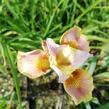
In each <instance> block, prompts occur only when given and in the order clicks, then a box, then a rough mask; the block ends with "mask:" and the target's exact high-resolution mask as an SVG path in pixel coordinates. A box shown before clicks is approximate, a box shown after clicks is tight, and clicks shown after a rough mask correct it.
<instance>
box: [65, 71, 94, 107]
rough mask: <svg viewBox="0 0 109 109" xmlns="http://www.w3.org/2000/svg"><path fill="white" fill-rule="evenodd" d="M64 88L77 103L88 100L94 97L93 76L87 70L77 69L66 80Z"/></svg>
mask: <svg viewBox="0 0 109 109" xmlns="http://www.w3.org/2000/svg"><path fill="white" fill-rule="evenodd" d="M64 88H65V90H66V92H67V93H68V94H69V95H70V96H71V97H72V99H73V101H74V103H75V104H76V105H78V104H79V103H81V102H87V101H89V100H91V98H92V91H93V89H94V85H93V78H92V77H91V76H90V75H89V74H88V73H87V72H86V71H84V70H82V69H77V70H76V71H74V72H73V73H72V75H71V76H70V77H69V78H68V79H67V80H66V81H65V82H64Z"/></svg>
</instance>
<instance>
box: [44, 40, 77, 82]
mask: <svg viewBox="0 0 109 109" xmlns="http://www.w3.org/2000/svg"><path fill="white" fill-rule="evenodd" d="M46 45H47V48H48V52H49V57H50V58H49V61H50V67H51V68H52V69H53V70H54V71H55V72H56V73H57V74H58V76H59V82H63V81H65V80H66V79H67V78H68V77H69V76H70V74H71V73H72V72H73V71H74V70H75V69H74V68H73V67H72V64H71V63H72V61H73V60H74V54H75V50H73V49H72V48H71V47H70V46H69V45H58V44H56V43H55V42H54V41H53V40H52V39H50V38H48V39H47V40H46Z"/></svg>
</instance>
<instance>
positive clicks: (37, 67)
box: [17, 50, 50, 78]
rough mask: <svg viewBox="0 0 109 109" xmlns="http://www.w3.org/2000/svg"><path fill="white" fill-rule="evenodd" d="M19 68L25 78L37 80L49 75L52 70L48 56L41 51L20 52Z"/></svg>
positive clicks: (18, 57)
mask: <svg viewBox="0 0 109 109" xmlns="http://www.w3.org/2000/svg"><path fill="white" fill-rule="evenodd" d="M17 67H18V70H19V72H21V73H22V74H24V75H25V76H28V77H29V78H37V77H39V76H41V75H43V74H45V73H47V72H48V70H49V68H50V66H49V59H48V55H47V54H46V53H45V52H44V51H41V50H34V51H31V52H26V53H25V52H18V55H17Z"/></svg>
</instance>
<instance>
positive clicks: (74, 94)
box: [17, 27, 94, 105]
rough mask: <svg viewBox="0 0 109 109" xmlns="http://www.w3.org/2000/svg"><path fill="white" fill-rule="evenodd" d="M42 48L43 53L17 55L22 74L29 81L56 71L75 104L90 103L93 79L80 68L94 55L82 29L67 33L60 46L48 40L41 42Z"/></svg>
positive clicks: (33, 52) (19, 53)
mask: <svg viewBox="0 0 109 109" xmlns="http://www.w3.org/2000/svg"><path fill="white" fill-rule="evenodd" d="M42 48H43V50H34V51H30V52H26V53H25V52H20V51H19V52H18V55H17V67H18V70H19V72H21V73H22V74H24V75H26V76H28V77H29V78H38V77H40V76H42V75H44V74H46V73H48V72H49V71H50V69H53V70H54V71H55V72H56V74H57V75H58V76H59V82H60V83H62V84H63V86H64V88H65V91H66V92H67V93H68V94H69V95H70V96H71V98H72V100H73V101H74V103H75V104H76V105H78V104H79V103H81V102H87V101H89V100H91V98H92V91H93V89H94V85H93V78H92V76H91V75H90V74H89V73H88V72H87V71H85V70H83V69H82V68H81V66H82V65H83V64H84V62H85V61H86V60H87V59H88V58H89V57H91V56H92V55H91V54H90V53H89V50H90V49H89V44H88V42H87V40H86V38H85V36H84V35H83V34H82V32H81V29H80V28H79V27H73V28H71V29H70V30H68V31H66V32H65V33H64V34H63V35H62V37H61V39H60V44H56V43H55V42H54V41H53V40H52V39H51V38H47V39H46V40H45V41H43V42H42Z"/></svg>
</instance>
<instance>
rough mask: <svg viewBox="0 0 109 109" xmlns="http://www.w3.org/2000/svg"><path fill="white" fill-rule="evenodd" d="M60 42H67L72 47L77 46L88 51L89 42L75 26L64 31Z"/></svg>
mask: <svg viewBox="0 0 109 109" xmlns="http://www.w3.org/2000/svg"><path fill="white" fill-rule="evenodd" d="M60 43H61V44H69V45H70V46H71V47H73V48H77V49H80V50H84V51H89V44H88V42H87V40H86V38H85V36H84V35H83V34H81V29H80V28H79V27H77V26H75V27H73V28H71V29H70V30H68V31H66V32H65V33H64V34H63V35H62V37H61V39H60Z"/></svg>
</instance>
